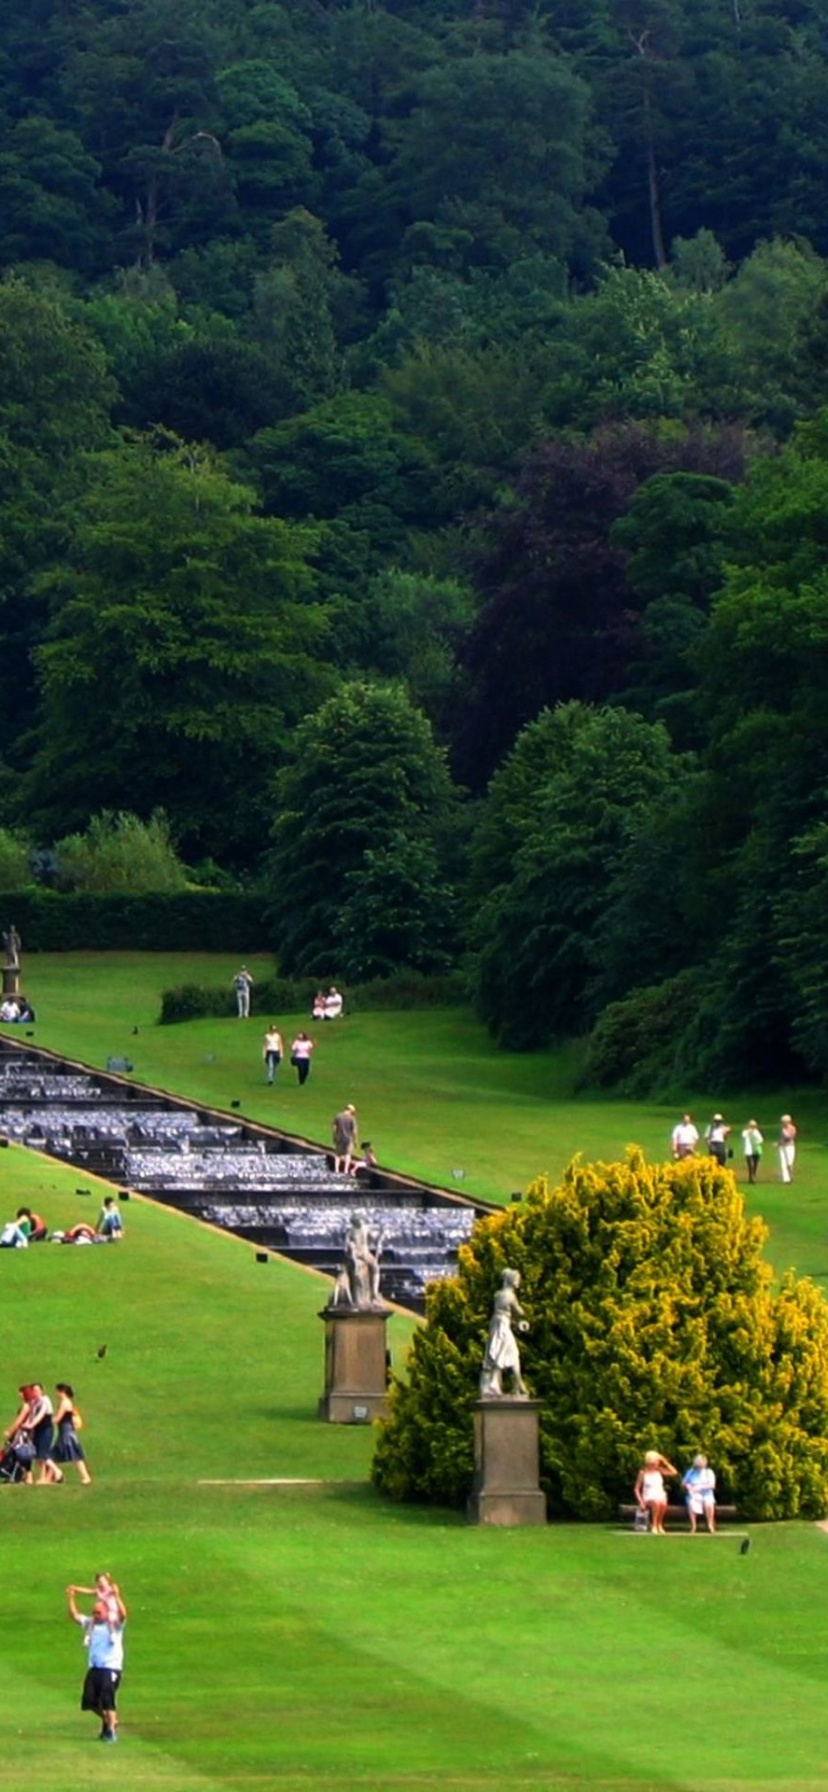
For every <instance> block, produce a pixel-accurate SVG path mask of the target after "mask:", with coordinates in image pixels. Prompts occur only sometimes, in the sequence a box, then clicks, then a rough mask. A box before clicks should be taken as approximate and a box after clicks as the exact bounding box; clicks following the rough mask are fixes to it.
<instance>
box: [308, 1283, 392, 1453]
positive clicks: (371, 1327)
mask: <svg viewBox="0 0 828 1792" xmlns="http://www.w3.org/2000/svg"><path fill="white" fill-rule="evenodd" d="M319 1317H320V1319H322V1320H324V1324H325V1392H324V1394H323V1395H322V1398H321V1400H320V1402H319V1417H320V1419H327V1421H328V1424H329V1425H370V1423H371V1420H372V1419H377V1418H382V1417H384V1415H385V1412H386V1409H387V1405H388V1396H387V1392H386V1387H387V1375H386V1354H385V1348H386V1347H385V1328H386V1325H387V1324H388V1310H387V1308H386V1307H346V1306H339V1307H323V1309H322V1312H321V1313H320V1315H319Z"/></svg>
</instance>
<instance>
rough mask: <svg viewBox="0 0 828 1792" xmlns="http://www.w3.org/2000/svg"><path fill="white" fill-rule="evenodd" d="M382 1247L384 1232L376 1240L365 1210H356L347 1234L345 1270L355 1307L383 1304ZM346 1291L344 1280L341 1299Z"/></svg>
mask: <svg viewBox="0 0 828 1792" xmlns="http://www.w3.org/2000/svg"><path fill="white" fill-rule="evenodd" d="M381 1249H382V1235H380V1237H379V1238H378V1239H377V1240H376V1242H374V1243H372V1240H371V1234H370V1232H369V1230H368V1225H367V1222H366V1220H365V1216H364V1214H361V1213H355V1214H353V1215H352V1218H351V1223H350V1225H349V1227H348V1231H347V1234H346V1237H345V1274H346V1276H347V1279H348V1294H349V1297H350V1303H351V1306H352V1307H381V1306H382V1299H381V1296H380V1287H379V1279H380V1266H379V1259H380V1251H381ZM335 1292H336V1291H335ZM343 1292H344V1290H343V1288H342V1286H341V1284H340V1286H339V1294H338V1299H339V1300H341V1298H342V1293H343ZM337 1304H338V1302H337Z"/></svg>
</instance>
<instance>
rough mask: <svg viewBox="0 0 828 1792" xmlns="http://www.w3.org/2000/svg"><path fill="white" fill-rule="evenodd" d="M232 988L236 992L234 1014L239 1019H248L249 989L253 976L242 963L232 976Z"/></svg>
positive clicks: (251, 986)
mask: <svg viewBox="0 0 828 1792" xmlns="http://www.w3.org/2000/svg"><path fill="white" fill-rule="evenodd" d="M233 988H234V990H235V992H236V1014H237V1016H238V1018H239V1020H249V1018H250V991H251V989H252V988H253V978H252V977H251V975H250V972H249V970H248V968H247V965H246V964H243V965H242V967H241V970H238V971H237V972H236V975H235V977H234V978H233Z"/></svg>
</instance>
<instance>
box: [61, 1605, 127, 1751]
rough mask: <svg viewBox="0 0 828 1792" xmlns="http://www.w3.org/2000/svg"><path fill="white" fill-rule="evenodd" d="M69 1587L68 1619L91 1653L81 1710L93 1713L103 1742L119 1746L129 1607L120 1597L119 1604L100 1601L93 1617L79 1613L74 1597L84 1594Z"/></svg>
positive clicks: (93, 1608)
mask: <svg viewBox="0 0 828 1792" xmlns="http://www.w3.org/2000/svg"><path fill="white" fill-rule="evenodd" d="M85 1590H86V1589H85V1588H84V1589H82V1588H80V1587H67V1589H66V1598H67V1601H68V1604H69V1616H70V1618H71V1619H72V1621H73V1623H75V1624H79V1625H80V1626H81V1629H82V1631H83V1643H84V1648H85V1649H87V1650H88V1651H89V1653H88V1658H87V1669H86V1675H85V1677H84V1682H83V1692H82V1693H81V1710H82V1711H94V1712H96V1714H97V1716H98V1717H99V1718H100V1720H101V1732H100V1740H101V1742H117V1740H118V1712H117V1709H116V1707H117V1697H118V1688H119V1686H120V1684H121V1675H122V1673H123V1668H124V1625H125V1623H126V1616H127V1613H126V1606H125V1605H124V1602H123V1600H122V1598H121V1596H120V1593H119V1594H118V1597H117V1602H115V1603H114V1602H113V1601H111V1600H108V1599H105V1598H101V1597H98V1598H96V1600H95V1604H94V1606H93V1607H92V1615H91V1617H87V1616H85V1614H84V1613H83V1612H79V1611H78V1607H77V1604H76V1600H75V1594H76V1593H79V1592H81V1591H85Z"/></svg>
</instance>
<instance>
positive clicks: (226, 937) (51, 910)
mask: <svg viewBox="0 0 828 1792" xmlns="http://www.w3.org/2000/svg"><path fill="white" fill-rule="evenodd" d="M4 901H5V909H6V915H7V916H8V918H9V919H10V920H13V921H14V923H15V925H16V927H17V928H18V930H19V932H20V933H21V935H22V938H23V951H24V953H29V952H82V951H89V950H91V951H97V952H122V951H129V950H132V951H135V952H227V953H229V954H232V955H233V956H234V957H235V956H238V955H241V956H244V955H245V954H246V953H250V954H252V953H254V952H262V951H267V949H268V944H269V941H270V938H271V935H270V931H269V928H268V927H267V926H266V925H265V922H264V918H263V915H262V904H261V900H260V899H259V897H257V896H248V895H241V894H235V895H231V894H228V895H224V894H221V893H219V892H218V891H211V890H182V891H181V892H180V893H179V894H176V895H173V894H170V895H166V894H163V895H162V894H152V893H150V894H147V895H145V896H132V895H125V894H121V893H113V894H112V895H109V896H91V895H81V894H78V895H72V896H69V895H65V896H62V895H60V894H59V893H58V892H57V891H56V890H43V889H31V890H25V889H22V890H21V889H19V888H18V889H17V890H15V891H14V892H13V893H12V894H11V895H8V896H6V897H5V898H4Z"/></svg>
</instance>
